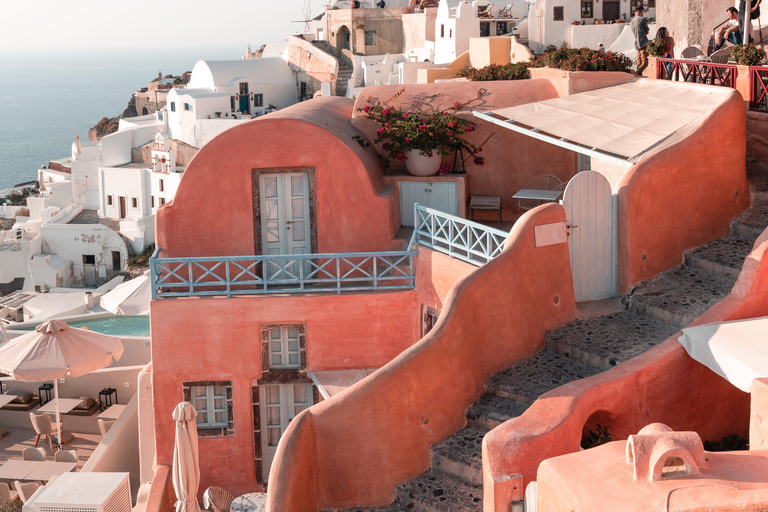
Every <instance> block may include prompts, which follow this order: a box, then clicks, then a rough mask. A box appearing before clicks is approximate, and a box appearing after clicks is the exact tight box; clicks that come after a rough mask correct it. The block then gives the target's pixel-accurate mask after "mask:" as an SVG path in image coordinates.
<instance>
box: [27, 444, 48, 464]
mask: <svg viewBox="0 0 768 512" xmlns="http://www.w3.org/2000/svg"><path fill="white" fill-rule="evenodd" d="M45 456H46V453H45V448H43V447H42V446H41V447H40V448H32V447H31V446H29V447H27V448H24V451H23V452H21V460H36V461H40V462H45Z"/></svg>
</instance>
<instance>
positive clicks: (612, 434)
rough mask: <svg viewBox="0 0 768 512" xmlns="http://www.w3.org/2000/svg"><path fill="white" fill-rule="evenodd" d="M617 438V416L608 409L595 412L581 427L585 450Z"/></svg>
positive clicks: (582, 442)
mask: <svg viewBox="0 0 768 512" xmlns="http://www.w3.org/2000/svg"><path fill="white" fill-rule="evenodd" d="M617 439H619V437H618V436H617V432H616V418H615V417H614V416H613V414H611V413H610V412H608V411H597V412H595V413H593V414H592V416H590V417H589V418H587V421H585V422H584V426H583V427H582V429H581V447H582V448H584V449H585V450H586V449H588V448H594V447H595V446H600V445H601V444H605V443H609V442H611V441H615V440H617Z"/></svg>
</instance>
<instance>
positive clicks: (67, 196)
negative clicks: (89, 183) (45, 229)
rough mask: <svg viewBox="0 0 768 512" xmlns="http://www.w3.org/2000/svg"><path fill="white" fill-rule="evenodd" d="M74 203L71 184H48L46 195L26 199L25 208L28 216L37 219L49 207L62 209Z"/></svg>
mask: <svg viewBox="0 0 768 512" xmlns="http://www.w3.org/2000/svg"><path fill="white" fill-rule="evenodd" d="M73 202H74V197H73V195H72V182H71V181H66V182H61V183H49V184H48V186H47V187H46V195H45V196H43V197H28V198H27V206H28V207H29V216H30V217H37V216H38V215H40V213H41V212H42V211H43V210H45V209H46V208H48V207H50V206H55V207H58V208H64V207H65V206H67V205H70V204H72V203H73Z"/></svg>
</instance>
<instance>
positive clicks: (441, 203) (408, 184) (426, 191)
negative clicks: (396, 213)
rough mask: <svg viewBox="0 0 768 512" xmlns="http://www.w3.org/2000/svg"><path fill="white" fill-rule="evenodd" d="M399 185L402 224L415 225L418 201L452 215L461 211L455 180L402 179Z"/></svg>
mask: <svg viewBox="0 0 768 512" xmlns="http://www.w3.org/2000/svg"><path fill="white" fill-rule="evenodd" d="M399 187H400V224H401V225H402V226H408V227H413V225H414V219H413V205H414V204H416V203H419V204H420V205H421V206H426V207H428V208H434V209H435V210H440V211H441V212H444V213H449V214H451V215H457V214H458V212H459V203H458V198H457V189H456V183H454V182H447V183H440V182H437V183H435V182H429V181H401V182H400V183H399Z"/></svg>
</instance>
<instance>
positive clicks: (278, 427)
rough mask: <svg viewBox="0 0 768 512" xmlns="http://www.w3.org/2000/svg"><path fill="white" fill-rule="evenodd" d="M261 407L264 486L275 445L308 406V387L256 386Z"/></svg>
mask: <svg viewBox="0 0 768 512" xmlns="http://www.w3.org/2000/svg"><path fill="white" fill-rule="evenodd" d="M259 399H260V403H261V408H260V409H261V411H260V412H261V447H262V457H263V458H262V460H263V461H264V482H265V483H266V482H267V481H268V479H269V468H270V466H271V465H272V459H274V458H275V451H277V443H278V442H279V441H280V437H281V436H282V435H283V432H285V429H286V428H288V424H289V423H290V422H291V420H293V418H295V417H296V415H297V414H299V413H300V412H301V411H303V410H304V409H307V408H308V407H310V406H311V405H312V384H268V385H262V386H259Z"/></svg>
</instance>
